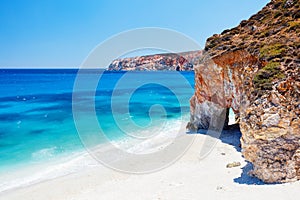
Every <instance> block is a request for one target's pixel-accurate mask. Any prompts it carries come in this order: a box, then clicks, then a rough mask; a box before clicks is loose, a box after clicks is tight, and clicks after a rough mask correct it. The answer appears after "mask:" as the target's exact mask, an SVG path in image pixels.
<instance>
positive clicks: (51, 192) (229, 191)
mask: <svg viewBox="0 0 300 200" xmlns="http://www.w3.org/2000/svg"><path fill="white" fill-rule="evenodd" d="M239 136H240V133H239V132H238V131H237V130H229V131H224V133H223V134H222V137H221V138H220V139H217V138H211V137H210V136H207V135H202V134H197V135H196V136H195V137H196V138H195V141H194V143H193V144H192V145H191V147H190V148H189V149H188V150H187V152H186V153H185V154H184V155H183V156H182V157H181V158H180V159H179V160H177V161H176V162H175V163H173V164H172V165H170V166H168V167H167V168H164V169H162V170H159V171H157V172H154V173H148V174H141V175H137V174H126V173H121V172H117V171H114V170H112V169H110V168H107V167H104V166H103V165H100V164H99V165H98V166H97V167H94V168H90V169H87V170H83V171H79V172H77V173H72V174H69V175H66V176H62V177H58V178H55V179H52V180H47V181H43V182H40V183H38V184H33V185H30V186H28V187H23V188H18V189H13V190H9V191H6V192H2V193H0V199H6V200H8V199H20V198H22V199H25V200H26V199H41V198H42V199H99V198H101V199H120V198H121V199H136V195H137V194H139V198H140V199H199V198H200V197H201V198H202V197H203V198H209V199H220V198H221V199H231V200H232V199H241V198H243V199H253V198H261V197H263V196H265V195H271V196H272V199H283V198H284V199H289V198H288V196H289V195H290V197H291V199H293V198H292V197H295V195H296V194H297V192H298V188H299V186H300V182H295V183H286V184H273V185H270V184H260V183H258V182H255V178H253V177H249V176H247V175H246V174H245V173H246V172H244V171H243V169H242V168H243V167H245V166H246V165H247V163H246V162H245V160H244V159H243V158H242V155H241V153H240V152H239V149H238V144H237V142H239ZM183 137H191V135H188V134H187V135H184V136H183ZM208 137H210V139H213V140H214V141H215V142H216V145H215V147H214V149H213V150H212V151H211V152H210V154H209V155H208V156H206V157H205V158H203V159H200V158H199V147H201V145H203V142H204V141H205V140H206V139H207V138H208ZM229 142H231V144H228V143H229ZM216 161H218V162H216ZM236 161H237V162H241V164H242V165H241V166H240V167H235V168H226V164H228V163H230V162H236ZM174 174H176V176H174ZM195 183H197V184H195ZM141 185H144V186H146V187H140V186H141ZM58 186H59V187H58ZM49 188H51V189H49ZM278 188H281V189H280V190H279V189H278ZM32 194H34V196H33V195H32ZM45 197H47V198H45Z"/></svg>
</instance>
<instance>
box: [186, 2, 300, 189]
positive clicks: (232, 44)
mask: <svg viewBox="0 0 300 200" xmlns="http://www.w3.org/2000/svg"><path fill="white" fill-rule="evenodd" d="M299 8H300V2H299V1H298V0H289V1H285V0H272V1H271V2H270V3H269V4H267V5H266V6H265V7H264V8H263V9H262V10H261V11H259V12H258V14H256V15H253V16H252V17H251V18H250V19H249V20H244V21H242V22H241V24H240V25H239V26H238V27H236V28H233V29H230V30H226V31H224V32H223V33H222V34H215V35H213V36H212V37H211V38H209V39H207V43H206V47H205V50H206V51H205V52H204V56H203V58H202V59H201V60H199V61H198V63H196V65H195V84H196V85H195V94H194V96H193V98H192V99H191V121H190V123H189V125H188V128H190V129H193V130H198V129H202V128H211V127H215V126H220V125H219V124H218V123H220V122H219V121H218V120H214V121H212V120H211V119H215V116H217V115H218V113H220V111H221V110H222V109H226V108H232V109H233V110H234V112H235V114H236V115H237V116H238V118H239V125H240V129H241V132H242V138H241V144H242V153H243V155H244V157H245V158H246V159H247V160H248V161H250V162H252V164H253V166H254V169H253V171H252V174H253V175H254V176H256V177H258V178H260V179H261V180H263V181H265V182H269V183H273V182H289V181H295V180H299V179H300V76H299V72H300V66H299V64H300V63H299V55H300V50H299V49H300V48H299V47H300V39H299V25H300V21H299V18H298V17H297V16H298V15H296V14H293V13H297V12H299ZM253 27H255V28H253ZM223 47H226V48H223ZM220 121H222V120H220Z"/></svg>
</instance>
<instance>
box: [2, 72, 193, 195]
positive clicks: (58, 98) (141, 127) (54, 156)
mask: <svg viewBox="0 0 300 200" xmlns="http://www.w3.org/2000/svg"><path fill="white" fill-rule="evenodd" d="M79 72H80V73H79ZM79 74H80V76H81V77H84V78H83V79H84V83H82V82H78V81H79V80H80V78H79V79H78V76H79ZM95 77H96V78H97V80H96V81H95V80H94V79H95ZM183 80H184V81H183ZM94 82H96V83H97V84H96V85H94V86H91V87H89V84H88V83H94ZM76 84H77V85H76ZM82 85H85V87H83V89H82V87H81V86H82ZM78 87H79V89H78ZM193 92H194V72H192V71H191V72H171V71H160V72H112V71H103V70H102V71H101V70H92V69H86V70H80V71H79V70H78V69H0V192H3V191H7V190H10V189H14V188H17V187H23V186H26V185H30V184H34V183H37V182H40V181H43V180H48V179H51V178H55V177H58V176H63V175H66V174H69V173H75V172H77V171H79V170H83V169H86V168H88V167H95V166H97V162H96V161H91V159H86V158H87V157H88V153H87V148H89V147H87V146H86V144H93V145H99V144H100V145H101V144H102V143H103V144H105V143H107V142H117V141H122V142H123V143H124V142H125V143H126V141H127V140H126V138H128V137H131V136H133V135H134V137H139V138H147V139H149V138H151V137H152V136H153V134H156V135H159V134H161V132H160V131H165V130H168V129H170V130H171V129H172V128H174V126H176V125H177V124H180V123H182V121H183V120H185V121H184V123H186V121H187V120H188V118H189V112H190V107H189V99H190V98H191V96H192V95H193ZM91 119H97V122H98V123H97V124H95V123H94V121H93V120H91ZM93 123H94V124H93ZM161 126H164V129H158V128H159V127H161ZM99 127H100V129H101V133H102V134H104V135H105V139H103V137H99V138H97V134H98V129H99ZM95 138H96V139H95ZM139 147H141V146H139ZM142 148H143V147H142ZM145 148H146V147H145ZM139 151H140V152H142V151H143V149H139Z"/></svg>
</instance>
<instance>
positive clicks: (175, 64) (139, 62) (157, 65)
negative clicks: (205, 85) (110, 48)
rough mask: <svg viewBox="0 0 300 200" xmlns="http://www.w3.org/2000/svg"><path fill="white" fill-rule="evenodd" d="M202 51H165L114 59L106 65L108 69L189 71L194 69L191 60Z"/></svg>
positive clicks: (195, 58) (197, 56)
mask: <svg viewBox="0 0 300 200" xmlns="http://www.w3.org/2000/svg"><path fill="white" fill-rule="evenodd" d="M201 55H202V51H190V52H184V53H178V54H176V53H166V54H155V55H148V56H138V57H133V58H123V59H116V60H114V61H113V62H112V63H111V64H110V66H109V67H108V70H109V71H156V70H160V71H161V70H166V71H169V70H173V71H175V70H176V71H191V70H194V66H193V62H194V61H195V60H198V59H199V57H200V56H201Z"/></svg>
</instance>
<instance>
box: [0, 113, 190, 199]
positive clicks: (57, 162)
mask: <svg viewBox="0 0 300 200" xmlns="http://www.w3.org/2000/svg"><path fill="white" fill-rule="evenodd" d="M185 117H186V116H182V117H178V118H175V119H171V120H169V121H167V122H166V123H167V124H166V125H165V126H164V127H163V129H161V130H160V133H159V134H158V135H157V137H154V138H150V139H148V140H146V141H143V142H141V143H140V142H139V141H130V140H128V139H127V138H118V139H115V140H113V141H110V143H111V145H113V146H115V147H117V148H120V149H123V150H125V151H128V152H131V153H137V154H139V153H141V152H142V153H151V152H153V151H154V152H155V151H159V150H160V148H162V146H164V145H168V144H169V142H170V141H172V140H173V137H174V134H172V133H171V132H172V130H176V129H178V130H179V129H180V127H178V126H176V125H175V128H174V129H170V127H171V126H174V124H176V123H177V125H180V124H185V120H183V118H185ZM182 120H183V121H182ZM178 123H179V124H178ZM181 128H182V127H181ZM178 130H176V131H177V132H178ZM181 132H182V131H181ZM180 134H181V133H180ZM111 145H109V144H107V143H101V144H99V145H97V147H96V148H95V149H96V151H97V150H102V151H103V150H105V152H109V151H111V150H112V146H111ZM100 165H101V164H100V163H99V161H97V160H95V158H93V157H92V155H90V154H89V152H88V151H87V149H86V147H84V146H83V148H82V149H77V150H76V151H73V152H71V155H67V153H63V154H61V155H57V156H56V157H55V158H54V159H51V160H45V161H44V162H39V163H24V164H22V165H19V166H13V167H12V169H9V170H8V172H7V171H5V170H3V171H2V172H1V173H0V178H1V183H0V196H1V194H2V193H6V192H9V191H13V190H15V189H20V188H24V187H25V188H26V187H31V185H35V184H39V183H42V182H44V181H49V180H52V179H57V178H60V177H63V176H68V175H71V174H74V173H80V172H82V171H86V170H90V169H92V168H94V167H97V166H100Z"/></svg>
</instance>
